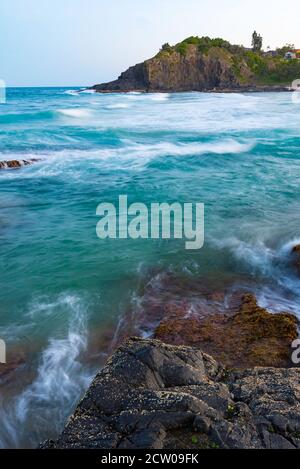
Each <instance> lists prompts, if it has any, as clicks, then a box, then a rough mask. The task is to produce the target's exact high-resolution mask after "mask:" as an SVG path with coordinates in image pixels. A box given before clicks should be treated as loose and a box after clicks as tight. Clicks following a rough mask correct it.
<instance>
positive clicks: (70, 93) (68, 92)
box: [64, 90, 79, 96]
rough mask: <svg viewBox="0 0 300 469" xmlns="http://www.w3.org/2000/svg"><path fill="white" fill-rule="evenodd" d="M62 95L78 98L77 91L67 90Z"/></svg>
mask: <svg viewBox="0 0 300 469" xmlns="http://www.w3.org/2000/svg"><path fill="white" fill-rule="evenodd" d="M64 94H68V95H70V96H79V92H78V90H67V91H64Z"/></svg>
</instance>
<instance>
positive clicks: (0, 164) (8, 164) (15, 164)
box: [0, 158, 39, 169]
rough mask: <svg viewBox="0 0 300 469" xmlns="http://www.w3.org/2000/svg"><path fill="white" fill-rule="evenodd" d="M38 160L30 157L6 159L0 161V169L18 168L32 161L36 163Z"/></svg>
mask: <svg viewBox="0 0 300 469" xmlns="http://www.w3.org/2000/svg"><path fill="white" fill-rule="evenodd" d="M38 161H39V160H38V159H36V158H31V159H30V160H8V161H0V169H18V168H22V166H29V165H31V164H33V163H37V162H38Z"/></svg>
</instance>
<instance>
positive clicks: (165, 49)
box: [160, 42, 172, 52]
mask: <svg viewBox="0 0 300 469" xmlns="http://www.w3.org/2000/svg"><path fill="white" fill-rule="evenodd" d="M160 50H161V51H163V52H171V50H172V47H171V46H170V44H169V43H168V42H166V43H165V44H163V45H162V46H161V49H160Z"/></svg>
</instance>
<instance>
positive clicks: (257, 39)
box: [252, 31, 263, 52]
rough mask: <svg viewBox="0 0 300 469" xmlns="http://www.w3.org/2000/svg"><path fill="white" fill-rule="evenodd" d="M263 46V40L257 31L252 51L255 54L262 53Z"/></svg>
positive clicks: (253, 36)
mask: <svg viewBox="0 0 300 469" xmlns="http://www.w3.org/2000/svg"><path fill="white" fill-rule="evenodd" d="M262 45H263V38H262V37H261V36H260V34H257V32H256V31H254V33H253V34H252V49H253V51H254V52H260V51H261V49H262Z"/></svg>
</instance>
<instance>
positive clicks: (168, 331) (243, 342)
mask: <svg viewBox="0 0 300 469" xmlns="http://www.w3.org/2000/svg"><path fill="white" fill-rule="evenodd" d="M297 336H298V334H297V319H296V317H295V316H293V315H292V314H289V313H278V314H272V313H270V312H268V311H267V310H265V309H264V308H261V307H259V306H258V304H257V301H256V298H255V296H254V295H252V294H246V295H244V296H243V297H242V299H241V305H240V308H239V311H238V312H235V313H233V314H226V315H222V314H219V313H218V314H213V315H210V316H209V317H205V318H198V317H197V316H191V317H189V316H186V315H184V314H183V311H182V310H181V309H178V308H176V307H173V308H170V309H169V311H168V310H167V313H166V317H165V318H164V319H163V320H162V321H161V323H160V324H159V326H158V327H157V328H156V330H155V333H154V337H155V338H157V339H160V340H162V341H163V342H166V343H168V344H174V345H191V346H194V347H197V348H201V349H202V350H203V351H205V352H206V353H209V354H210V355H212V356H213V357H214V358H215V359H218V360H219V361H221V362H222V363H223V364H225V365H227V366H230V367H236V368H245V367H253V366H273V367H286V366H290V365H291V363H290V355H291V343H292V342H293V340H294V339H296V338H297Z"/></svg>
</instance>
